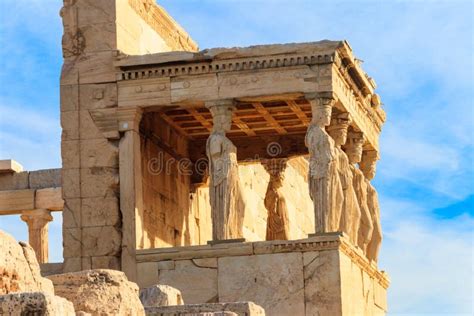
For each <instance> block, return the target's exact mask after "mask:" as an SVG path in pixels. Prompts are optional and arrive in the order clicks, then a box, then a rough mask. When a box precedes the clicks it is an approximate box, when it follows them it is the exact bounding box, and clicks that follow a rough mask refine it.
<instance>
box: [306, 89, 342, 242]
mask: <svg viewBox="0 0 474 316" xmlns="http://www.w3.org/2000/svg"><path fill="white" fill-rule="evenodd" d="M310 102H311V111H312V115H313V117H312V119H311V125H310V126H309V128H308V131H307V133H306V138H305V143H306V147H308V150H309V156H310V158H309V177H308V178H309V192H310V197H311V199H312V200H313V204H314V217H315V233H326V232H335V231H338V230H339V221H340V218H341V210H342V188H341V185H340V179H339V176H338V173H337V160H336V158H337V157H336V148H335V144H334V140H333V139H332V138H331V137H330V136H329V135H328V133H327V132H326V130H325V127H326V126H328V125H329V124H330V121H331V112H332V105H333V102H334V100H333V99H328V98H316V99H314V100H310Z"/></svg>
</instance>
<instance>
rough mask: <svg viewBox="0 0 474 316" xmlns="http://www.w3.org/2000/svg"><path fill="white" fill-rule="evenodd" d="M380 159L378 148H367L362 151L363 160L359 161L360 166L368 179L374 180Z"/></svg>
mask: <svg viewBox="0 0 474 316" xmlns="http://www.w3.org/2000/svg"><path fill="white" fill-rule="evenodd" d="M378 159H379V154H378V152H377V151H376V150H365V151H364V152H363V153H362V160H361V161H360V163H359V168H360V170H361V171H362V173H363V174H364V176H365V177H366V179H367V180H372V179H373V178H374V177H375V172H376V170H377V160H378Z"/></svg>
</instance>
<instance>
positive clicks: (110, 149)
mask: <svg viewBox="0 0 474 316" xmlns="http://www.w3.org/2000/svg"><path fill="white" fill-rule="evenodd" d="M80 148H81V149H80V154H81V167H86V168H92V167H113V168H118V163H119V161H118V151H119V149H118V144H117V142H111V141H108V140H107V139H105V138H102V139H91V140H81V142H80Z"/></svg>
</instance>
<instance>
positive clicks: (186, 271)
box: [158, 260, 218, 304]
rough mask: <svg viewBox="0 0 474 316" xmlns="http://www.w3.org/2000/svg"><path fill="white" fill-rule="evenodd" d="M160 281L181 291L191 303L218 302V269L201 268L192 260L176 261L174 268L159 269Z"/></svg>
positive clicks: (185, 299) (186, 300)
mask: <svg viewBox="0 0 474 316" xmlns="http://www.w3.org/2000/svg"><path fill="white" fill-rule="evenodd" d="M158 276H159V277H158V283H159V284H167V285H169V286H172V287H174V288H177V289H179V290H180V291H181V293H182V295H183V300H184V301H185V302H186V303H189V304H195V303H203V302H204V303H207V302H217V297H218V294H217V269H213V268H200V267H198V266H196V265H195V264H194V263H193V262H192V260H177V261H175V269H174V270H159V272H158Z"/></svg>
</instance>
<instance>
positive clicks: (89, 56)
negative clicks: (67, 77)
mask: <svg viewBox="0 0 474 316" xmlns="http://www.w3.org/2000/svg"><path fill="white" fill-rule="evenodd" d="M116 56H117V52H116V51H102V52H95V53H83V54H82V55H81V56H80V57H79V58H78V59H77V60H76V62H75V64H74V66H75V68H77V70H78V74H79V83H81V84H87V83H106V82H115V80H116V77H115V72H116V70H115V66H114V64H113V63H114V61H115V59H116Z"/></svg>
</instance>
